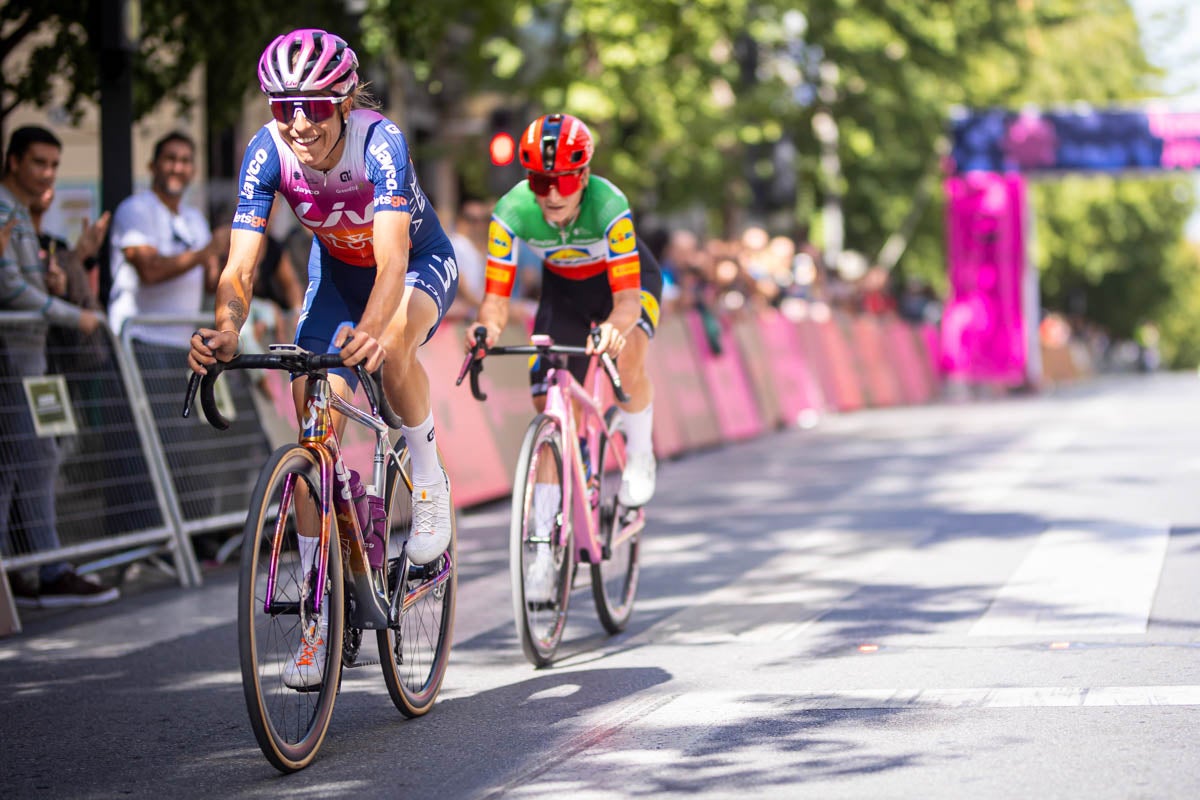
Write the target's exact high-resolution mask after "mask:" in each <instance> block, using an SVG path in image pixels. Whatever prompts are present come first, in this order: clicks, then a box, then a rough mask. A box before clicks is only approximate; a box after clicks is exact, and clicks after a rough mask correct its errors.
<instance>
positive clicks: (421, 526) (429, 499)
mask: <svg viewBox="0 0 1200 800" xmlns="http://www.w3.org/2000/svg"><path fill="white" fill-rule="evenodd" d="M450 514H451V509H450V479H449V478H448V477H446V473H445V472H443V473H442V482H441V483H435V484H434V485H432V486H413V495H412V520H413V527H412V534H411V535H410V536H409V537H408V544H407V545H406V550H407V551H408V559H409V561H411V562H412V563H414V564H417V565H423V564H429V563H431V562H433V561H436V560H437V559H438V558H439V557H440V556H441V555H442V553H444V552H446V548H447V547H449V546H450Z"/></svg>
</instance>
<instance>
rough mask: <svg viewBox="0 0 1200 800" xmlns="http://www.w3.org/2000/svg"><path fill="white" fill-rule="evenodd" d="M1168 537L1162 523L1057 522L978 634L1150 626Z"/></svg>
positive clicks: (1112, 630)
mask: <svg viewBox="0 0 1200 800" xmlns="http://www.w3.org/2000/svg"><path fill="white" fill-rule="evenodd" d="M1169 538H1170V528H1169V526H1167V525H1163V524H1131V523H1121V522H1109V523H1104V522H1094V523H1090V524H1087V525H1080V526H1071V527H1066V526H1063V527H1058V528H1051V529H1050V530H1048V531H1046V532H1045V533H1043V534H1042V535H1041V537H1040V538H1039V539H1038V541H1037V544H1035V545H1034V546H1033V549H1032V550H1030V551H1029V554H1028V555H1027V556H1026V557H1025V560H1024V561H1022V562H1021V565H1020V566H1019V567H1017V570H1016V571H1015V572H1014V573H1013V575H1012V577H1011V578H1010V579H1009V581H1008V583H1007V584H1005V585H1004V587H1003V588H1002V589H1001V590H1000V592H999V593H998V594H997V595H996V598H995V600H994V601H993V602H992V605H991V607H990V608H989V609H988V610H987V612H986V613H985V614H984V615H983V616H982V617H980V619H979V621H978V622H976V623H975V625H974V627H972V628H971V635H972V636H1039V637H1040V636H1045V635H1047V634H1101V633H1145V632H1146V622H1147V620H1148V619H1149V617H1150V608H1151V605H1152V604H1153V602H1154V592H1155V589H1156V588H1157V586H1158V578H1159V574H1160V573H1161V571H1162V564H1163V559H1164V558H1165V557H1166V552H1167V542H1168V539H1169Z"/></svg>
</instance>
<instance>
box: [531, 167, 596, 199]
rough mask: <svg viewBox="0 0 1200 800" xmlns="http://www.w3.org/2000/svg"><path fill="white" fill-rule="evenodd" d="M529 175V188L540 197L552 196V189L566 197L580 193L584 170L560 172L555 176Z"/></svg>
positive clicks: (543, 173)
mask: <svg viewBox="0 0 1200 800" xmlns="http://www.w3.org/2000/svg"><path fill="white" fill-rule="evenodd" d="M527 174H528V176H529V188H530V189H532V190H533V193H534V194H536V195H537V196H538V197H545V196H546V195H548V194H550V189H551V188H557V189H558V193H559V194H561V195H562V196H563V197H566V196H567V195H570V194H575V192H577V191H579V187H580V186H581V185H582V184H583V170H581V169H577V170H575V171H573V172H558V173H553V174H547V173H545V172H529V173H527Z"/></svg>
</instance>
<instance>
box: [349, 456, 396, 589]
mask: <svg viewBox="0 0 1200 800" xmlns="http://www.w3.org/2000/svg"><path fill="white" fill-rule="evenodd" d="M350 498H351V499H352V500H353V501H354V513H355V515H356V516H357V517H358V527H359V529H360V530H362V535H363V546H364V547H365V548H366V551H367V561H368V562H369V563H370V564H371V569H381V568H382V567H383V562H384V561H385V560H386V558H385V554H384V550H385V549H386V548H387V539H386V538H385V536H384V532H385V531H386V530H387V509H386V508H384V505H383V498H382V497H379V496H378V495H377V494H376V493H375V487H374V486H371V485H369V484H364V483H363V482H362V478H361V477H360V476H359V474H358V473H357V472H355V471H354V470H350Z"/></svg>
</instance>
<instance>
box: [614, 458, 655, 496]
mask: <svg viewBox="0 0 1200 800" xmlns="http://www.w3.org/2000/svg"><path fill="white" fill-rule="evenodd" d="M657 472H658V462H657V461H656V460H655V459H654V453H652V452H645V453H630V454H629V460H628V461H626V462H625V471H624V472H622V473H621V489H620V491H619V492H618V493H617V499H618V500H619V501H620V502H621V505H623V506H625V507H626V508H640V507H641V506H644V505H646V503H649V502H650V498H652V497H654V484H655V477H656V474H657Z"/></svg>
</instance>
